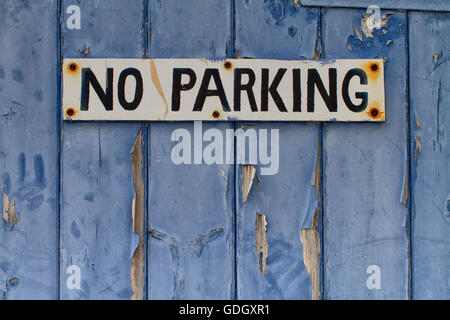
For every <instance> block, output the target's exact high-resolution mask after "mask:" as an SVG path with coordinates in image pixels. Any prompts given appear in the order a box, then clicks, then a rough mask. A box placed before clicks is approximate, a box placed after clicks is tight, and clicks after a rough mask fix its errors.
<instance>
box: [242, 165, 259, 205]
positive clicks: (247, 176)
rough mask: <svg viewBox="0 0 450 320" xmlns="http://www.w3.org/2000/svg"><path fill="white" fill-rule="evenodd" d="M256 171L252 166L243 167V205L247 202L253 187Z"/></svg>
mask: <svg viewBox="0 0 450 320" xmlns="http://www.w3.org/2000/svg"><path fill="white" fill-rule="evenodd" d="M255 173H256V169H255V166H254V165H252V164H243V165H242V203H245V202H247V197H248V194H249V193H250V189H251V188H252V185H253V179H254V178H255Z"/></svg>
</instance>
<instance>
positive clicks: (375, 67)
mask: <svg viewBox="0 0 450 320" xmlns="http://www.w3.org/2000/svg"><path fill="white" fill-rule="evenodd" d="M370 69H372V71H374V72H375V71H377V70H378V65H377V64H376V63H372V65H371V66H370Z"/></svg>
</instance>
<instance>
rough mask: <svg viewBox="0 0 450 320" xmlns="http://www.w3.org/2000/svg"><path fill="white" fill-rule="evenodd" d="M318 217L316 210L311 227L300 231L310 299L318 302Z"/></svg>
mask: <svg viewBox="0 0 450 320" xmlns="http://www.w3.org/2000/svg"><path fill="white" fill-rule="evenodd" d="M318 215H319V210H318V209H317V210H316V213H315V215H314V219H313V227H312V228H306V229H302V230H301V231H300V239H301V241H302V245H303V262H304V264H305V268H306V270H307V271H308V274H309V277H310V279H311V287H312V298H313V300H319V296H320V291H319V255H320V239H319V232H318V220H319V218H318Z"/></svg>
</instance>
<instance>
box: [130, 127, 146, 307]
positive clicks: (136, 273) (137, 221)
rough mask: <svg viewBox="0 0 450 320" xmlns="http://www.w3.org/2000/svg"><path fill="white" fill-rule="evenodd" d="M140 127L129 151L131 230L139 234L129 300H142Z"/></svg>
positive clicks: (143, 217)
mask: <svg viewBox="0 0 450 320" xmlns="http://www.w3.org/2000/svg"><path fill="white" fill-rule="evenodd" d="M142 145H143V141H142V129H141V130H139V133H138V135H137V137H136V140H135V143H134V146H133V150H132V151H131V170H132V174H133V185H134V190H135V196H134V198H133V202H132V218H133V232H134V233H135V234H138V235H139V244H138V246H137V248H136V249H135V251H134V253H133V256H132V258H131V271H130V272H131V288H132V290H133V295H132V296H131V300H142V299H143V292H144V276H145V275H144V258H145V255H144V248H143V243H144V234H143V231H144V224H145V216H144V214H145V213H144V212H145V210H144V208H145V194H144V192H145V189H144V179H143V176H142V168H143V156H142Z"/></svg>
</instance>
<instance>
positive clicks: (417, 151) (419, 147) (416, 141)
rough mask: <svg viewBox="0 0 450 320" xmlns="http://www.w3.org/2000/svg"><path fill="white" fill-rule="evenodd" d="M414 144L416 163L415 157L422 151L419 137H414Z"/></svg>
mask: <svg viewBox="0 0 450 320" xmlns="http://www.w3.org/2000/svg"><path fill="white" fill-rule="evenodd" d="M414 142H415V143H416V149H415V150H414V161H417V155H418V154H419V152H420V151H422V143H421V142H420V138H419V137H416V136H415V137H414Z"/></svg>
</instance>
